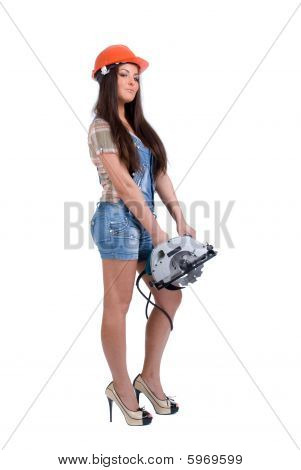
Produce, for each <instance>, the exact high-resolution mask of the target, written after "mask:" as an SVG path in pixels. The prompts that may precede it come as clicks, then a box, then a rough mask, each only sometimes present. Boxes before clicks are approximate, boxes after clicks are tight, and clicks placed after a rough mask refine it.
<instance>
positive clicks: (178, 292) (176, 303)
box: [174, 289, 183, 308]
mask: <svg viewBox="0 0 301 470" xmlns="http://www.w3.org/2000/svg"><path fill="white" fill-rule="evenodd" d="M174 294H175V295H174V306H175V308H178V307H179V306H180V304H181V302H182V297H183V296H182V290H181V289H179V290H175V291H174Z"/></svg>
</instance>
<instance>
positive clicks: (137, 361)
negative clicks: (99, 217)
mask: <svg viewBox="0 0 301 470" xmlns="http://www.w3.org/2000/svg"><path fill="white" fill-rule="evenodd" d="M297 5H298V3H297V2H296V1H291V0H286V1H278V2H275V1H238V0H237V1H222V0H220V1H211V2H205V1H186V2H179V1H172V2H171V1H166V2H162V1H161V2H154V1H153V2H151V3H150V2H140V1H135V0H132V1H131V2H123V1H116V0H114V1H111V2H108V1H107V2H100V1H89V2H83V1H76V2H74V1H71V0H70V1H63V2H62V1H60V2H59V1H57V0H56V1H51V2H50V1H44V2H38V1H27V2H21V1H13V0H6V1H4V3H1V8H0V40H1V87H0V93H1V95H0V102H1V113H0V119H1V141H0V146H1V149H0V150H1V170H0V178H1V180H0V191H1V196H0V204H1V219H2V223H1V244H0V250H1V253H0V255H1V321H2V324H1V338H0V339H1V369H2V386H1V394H2V397H1V423H2V426H1V447H2V448H3V449H2V452H1V458H2V459H3V460H4V464H5V465H4V466H3V468H5V469H8V470H9V469H13V468H14V469H15V468H31V469H40V468H46V469H48V468H49V469H53V468H59V467H60V466H59V464H58V460H57V457H58V456H68V455H70V456H72V455H73V456H88V457H90V456H91V455H92V453H94V454H96V455H98V456H101V454H102V455H103V456H114V455H115V456H116V455H118V454H122V455H124V456H134V455H136V454H137V453H138V452H139V453H140V454H141V455H144V456H145V457H147V456H154V457H156V456H162V457H163V456H173V457H174V458H175V461H176V462H177V464H178V465H179V468H184V464H185V461H186V459H187V455H188V454H195V455H196V454H202V455H205V454H242V456H243V463H242V465H240V466H239V468H244V469H252V470H253V469H255V468H256V469H272V468H273V469H280V468H281V469H282V468H284V467H285V468H289V469H290V470H294V469H297V468H300V446H301V430H300V393H301V390H300V319H299V315H300V268H299V266H300V261H301V259H300V248H299V247H300V235H301V225H300V186H299V182H300V169H299V166H300V165H299V160H300V117H301V116H300V114H301V112H300V109H301V106H300V105H301V93H300V83H301V69H300V36H301V34H300V31H301V8H299V10H298V11H297V12H296V13H295V15H294V16H293V18H292V19H291V21H290V22H289V24H288V25H287V26H286V27H285V29H284V30H283V32H282V34H280V36H279V37H278V35H279V33H280V32H281V30H282V29H283V28H284V26H285V25H286V23H287V21H288V20H289V18H290V17H291V15H292V14H293V12H294V10H295V9H296V7H297ZM277 37H278V39H277ZM275 39H277V40H276V42H275V43H274V41H275ZM273 43H274V45H273ZM111 44H125V45H127V46H128V47H130V48H131V49H132V50H133V51H134V52H135V53H136V54H137V55H138V56H141V57H143V58H145V59H146V60H148V61H149V63H150V66H149V68H148V69H147V70H146V71H145V72H144V73H143V75H142V80H141V86H142V97H143V109H144V113H145V116H146V119H147V120H148V121H149V122H150V124H151V125H152V126H153V127H154V128H155V130H156V131H157V132H158V134H159V135H160V137H161V139H162V141H163V143H164V145H165V147H166V151H167V155H168V159H169V174H170V176H171V178H172V181H173V183H174V186H175V189H176V192H177V196H178V199H179V200H180V201H182V202H183V203H184V204H185V207H190V204H192V203H193V202H194V201H206V202H207V204H208V205H209V207H210V214H209V217H204V215H203V213H202V212H200V213H199V215H198V217H197V219H196V220H195V221H194V226H195V228H196V230H197V239H198V240H199V241H204V238H205V235H204V233H205V231H209V234H210V237H209V238H210V239H209V240H208V241H210V242H211V243H212V244H213V245H214V246H215V248H216V249H217V250H218V255H217V257H216V258H214V259H213V260H212V261H210V262H209V263H208V266H205V268H204V273H203V276H202V278H201V279H200V280H198V282H197V283H196V284H194V286H193V290H192V288H190V287H189V288H187V289H185V290H184V299H183V303H182V305H181V307H180V310H179V311H178V313H177V316H176V319H175V323H174V331H173V332H172V333H171V335H170V339H169V342H168V344H167V347H166V350H165V353H164V356H163V361H162V370H161V380H162V385H163V387H164V391H165V393H166V394H169V395H175V396H176V398H175V399H176V401H178V402H179V404H180V406H181V409H180V412H179V413H178V414H176V415H173V416H169V417H162V416H159V415H156V414H155V413H154V410H153V409H152V406H151V404H150V402H149V401H148V400H147V399H146V398H143V399H142V400H141V404H142V405H145V406H146V409H149V410H150V411H151V412H153V413H152V414H153V415H154V419H153V423H152V424H151V425H150V426H146V427H144V428H141V427H130V426H128V425H127V424H126V422H125V420H124V417H123V415H122V414H121V412H120V410H119V409H118V408H117V407H116V405H113V422H112V423H110V422H109V408H108V402H107V399H106V397H105V394H104V390H105V387H106V386H107V384H108V383H109V382H110V381H111V375H110V371H109V368H108V365H107V363H106V361H105V358H104V354H103V351H102V348H101V343H100V323H101V315H102V304H101V300H102V295H103V291H102V269H101V261H100V257H99V254H98V251H97V248H96V247H94V245H93V243H92V240H91V238H90V234H89V219H90V217H91V216H92V213H93V210H94V206H95V204H96V202H97V201H98V199H99V196H100V194H101V188H100V186H99V182H98V177H97V172H96V168H95V167H94V166H93V164H92V163H91V161H90V157H89V153H88V146H87V128H88V126H89V124H90V122H91V119H92V114H91V109H92V106H93V104H94V103H95V101H96V97H97V87H98V85H97V83H96V82H94V81H93V80H92V79H91V71H92V69H93V66H94V60H95V58H96V56H97V54H98V53H99V52H100V51H101V50H102V49H104V48H105V47H107V46H108V45H111ZM272 45H273V47H272V48H271V49H270V47H271V46H272ZM269 49H270V50H269ZM268 51H269V52H268ZM267 52H268V54H267V55H266V53H267ZM265 55H266V56H265ZM262 59H264V60H263V61H262ZM258 66H259V67H258ZM257 67H258V68H257ZM255 70H256V72H255V74H254V75H253V76H252V74H253V72H254V71H255ZM250 78H251V79H250ZM249 79H250V81H248V80H249ZM245 85H246V86H245ZM241 92H242V93H241ZM240 93H241V94H240ZM237 97H238V99H237V100H236V98H237ZM235 100H236V101H235ZM232 105H233V107H231V106H232ZM228 111H229V112H228ZM224 117H225V119H223V118H224ZM215 131H216V132H215ZM209 139H210V141H209V143H208V145H207V146H206V148H204V146H205V145H206V143H207V142H208V140H209ZM202 149H203V151H202ZM201 151H202V153H201V155H200V152H201ZM193 162H195V163H194V165H193V168H192V169H191V170H190V171H189V172H188V173H187V175H186V177H185V179H184V180H183V182H182V183H181V185H180V186H179V188H178V189H177V186H178V184H179V183H180V181H181V180H182V178H183V176H184V174H185V173H186V172H187V171H188V169H189V168H190V167H191V165H192V164H193ZM156 196H157V198H158V195H156ZM215 201H219V202H218V203H219V204H220V206H221V211H222V213H223V211H224V210H225V208H226V207H227V205H228V203H229V201H235V204H234V206H233V209H232V211H231V213H230V216H229V218H228V220H227V229H228V231H229V234H230V237H231V240H232V242H233V246H231V244H229V242H228V240H227V239H226V237H225V236H224V234H223V233H216V231H215V230H214V227H215V226H216V224H217V222H216V221H215V216H216V214H215V209H214V207H215V204H216V203H215ZM68 202H73V203H77V204H79V206H80V207H81V208H82V211H83V222H82V230H83V232H82V234H81V236H82V237H83V238H82V239H80V243H79V246H77V247H75V248H74V249H67V248H66V246H65V244H64V230H65V229H66V220H64V219H66V217H65V215H64V204H65V203H68ZM166 212H167V211H166V210H164V208H162V207H160V208H158V214H159V219H158V220H159V222H160V223H161V224H162V227H164V224H166V223H167V220H169V219H170V217H167V214H166ZM77 216H78V213H77V211H76V210H75V211H74V213H73V217H74V220H76V218H77ZM188 222H190V223H192V220H189V216H188ZM176 235H177V233H176V227H175V224H174V223H173V224H172V228H171V230H170V236H176ZM77 237H78V232H77V231H76V230H74V231H73V232H72V240H73V242H76V240H77ZM142 284H143V283H142ZM142 284H141V285H142ZM143 285H144V284H143ZM134 289H135V292H134V298H133V302H132V306H131V309H130V311H129V313H128V318H127V345H128V349H127V360H128V369H129V373H130V376H131V377H132V378H134V377H135V376H136V375H137V374H138V372H140V371H141V367H142V363H143V353H144V329H145V324H146V318H145V313H144V308H145V299H144V298H143V297H142V296H141V295H140V294H139V292H138V291H137V289H136V288H135V287H134ZM144 289H145V287H144ZM149 311H150V309H149ZM141 396H142V395H141ZM23 418H24V419H23ZM180 457H181V458H182V460H180ZM99 466H100V465H99ZM166 466H167V465H166ZM185 466H187V465H185ZM195 466H196V465H195ZM195 466H194V465H192V466H191V467H192V468H194V467H195ZM203 466H204V465H203ZM203 466H201V468H202V467H203ZM207 467H211V465H208V466H207ZM216 467H219V465H215V468H216ZM224 467H225V466H224ZM232 467H233V466H232Z"/></svg>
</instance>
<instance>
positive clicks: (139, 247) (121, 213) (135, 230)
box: [90, 133, 157, 261]
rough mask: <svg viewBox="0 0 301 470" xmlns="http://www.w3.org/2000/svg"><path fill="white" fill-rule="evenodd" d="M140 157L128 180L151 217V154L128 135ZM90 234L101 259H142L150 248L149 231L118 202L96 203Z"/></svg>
mask: <svg viewBox="0 0 301 470" xmlns="http://www.w3.org/2000/svg"><path fill="white" fill-rule="evenodd" d="M130 135H131V137H132V139H133V141H134V144H135V146H136V147H137V150H138V154H139V157H140V164H141V169H139V170H138V171H136V172H134V173H133V174H132V177H133V179H134V181H135V183H136V184H137V185H138V187H139V188H140V190H141V191H142V194H143V197H144V199H145V201H146V203H147V205H148V206H149V208H150V209H151V211H152V213H153V214H154V216H155V217H156V218H157V215H156V213H155V210H154V192H155V191H154V188H155V185H154V175H153V154H152V152H151V150H150V149H149V148H147V147H145V145H144V144H143V143H142V141H141V140H140V139H139V138H138V137H137V136H136V135H134V134H132V133H130ZM90 232H91V236H92V239H93V241H94V243H95V245H96V246H97V248H98V251H99V253H100V256H101V258H102V259H124V260H127V259H136V260H138V261H142V260H146V259H147V257H148V255H149V253H150V252H151V250H152V249H153V248H154V246H153V243H152V238H151V236H150V234H149V232H148V231H147V230H146V229H145V228H144V227H143V225H142V224H141V223H140V222H139V220H138V219H137V218H136V217H135V216H134V214H133V213H132V212H131V211H130V210H129V209H128V207H127V206H126V205H125V204H124V202H123V200H122V199H120V200H119V201H118V202H106V201H99V202H98V203H97V208H96V210H95V212H94V215H93V217H92V219H91V221H90Z"/></svg>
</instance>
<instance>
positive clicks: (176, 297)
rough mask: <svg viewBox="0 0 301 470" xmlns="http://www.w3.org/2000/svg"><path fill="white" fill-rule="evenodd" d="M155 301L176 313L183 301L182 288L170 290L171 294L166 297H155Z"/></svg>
mask: <svg viewBox="0 0 301 470" xmlns="http://www.w3.org/2000/svg"><path fill="white" fill-rule="evenodd" d="M155 302H156V304H157V305H159V306H160V307H162V308H164V309H165V310H167V311H169V312H173V313H175V312H176V310H177V309H178V308H179V306H180V304H181V302H182V291H181V290H180V289H179V290H174V291H169V295H168V296H167V297H166V298H164V299H162V298H160V297H158V298H157V299H156V298H155Z"/></svg>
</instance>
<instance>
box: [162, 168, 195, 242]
mask: <svg viewBox="0 0 301 470" xmlns="http://www.w3.org/2000/svg"><path fill="white" fill-rule="evenodd" d="M156 191H157V193H158V194H159V196H160V198H161V200H162V202H163V203H164V204H165V206H166V207H167V209H168V211H169V213H170V215H171V216H172V218H173V219H174V220H175V221H176V223H177V232H178V234H179V235H180V236H183V235H191V236H192V237H193V238H196V231H195V229H194V228H193V227H191V226H190V225H188V224H187V222H186V221H185V218H184V216H183V213H182V209H181V207H180V204H179V201H178V199H177V196H176V193H175V190H174V188H173V185H172V182H171V179H170V178H169V176H168V174H167V173H163V172H162V173H160V175H159V176H158V177H157V178H156Z"/></svg>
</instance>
